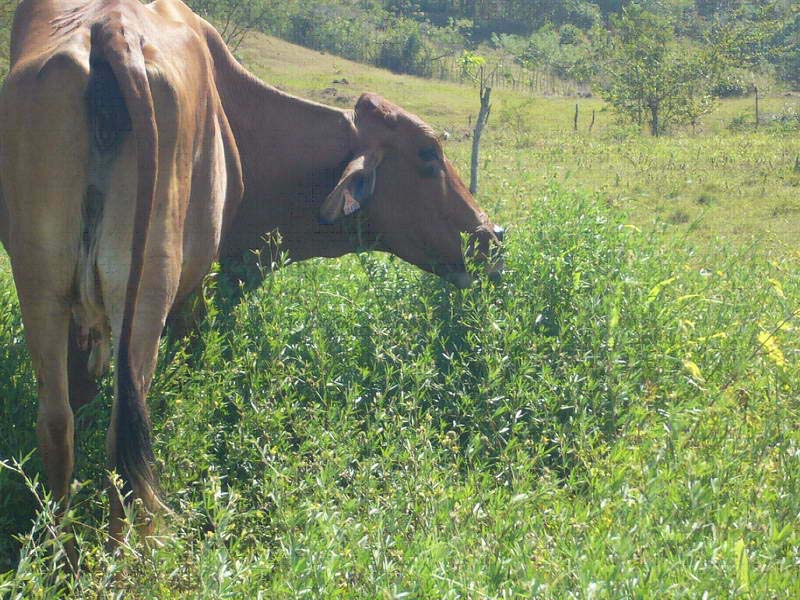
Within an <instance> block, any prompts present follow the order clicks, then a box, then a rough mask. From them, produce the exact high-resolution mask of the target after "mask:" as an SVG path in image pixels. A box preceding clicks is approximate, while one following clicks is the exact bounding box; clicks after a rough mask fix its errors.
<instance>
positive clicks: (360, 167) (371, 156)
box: [319, 150, 383, 225]
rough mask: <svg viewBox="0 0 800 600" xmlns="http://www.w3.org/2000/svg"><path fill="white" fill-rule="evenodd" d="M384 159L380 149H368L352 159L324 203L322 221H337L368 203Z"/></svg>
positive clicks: (321, 211) (327, 222)
mask: <svg viewBox="0 0 800 600" xmlns="http://www.w3.org/2000/svg"><path fill="white" fill-rule="evenodd" d="M382 159H383V153H382V152H381V151H380V150H368V151H366V152H362V153H361V154H359V155H358V156H356V157H355V158H354V159H353V160H351V161H350V164H348V165H347V167H345V170H344V173H342V177H341V179H339V183H337V184H336V187H335V188H333V191H332V192H331V193H330V194H329V195H328V197H327V198H325V201H324V202H323V203H322V207H321V208H320V211H319V212H320V214H319V216H320V221H322V223H324V224H326V225H330V224H331V223H335V222H336V221H337V220H338V219H340V218H341V217H343V216H345V217H346V216H348V215H352V214H353V213H354V212H356V211H358V210H360V209H361V208H362V207H363V206H365V205H366V203H367V202H368V201H369V199H370V198H371V197H372V193H373V192H374V191H375V171H376V170H377V168H378V165H379V164H381V160H382Z"/></svg>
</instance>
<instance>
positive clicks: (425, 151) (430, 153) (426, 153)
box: [419, 146, 439, 162]
mask: <svg viewBox="0 0 800 600" xmlns="http://www.w3.org/2000/svg"><path fill="white" fill-rule="evenodd" d="M419 157H420V159H421V160H423V161H424V162H431V161H434V160H439V153H438V152H437V150H436V146H426V147H425V148H422V149H420V151H419Z"/></svg>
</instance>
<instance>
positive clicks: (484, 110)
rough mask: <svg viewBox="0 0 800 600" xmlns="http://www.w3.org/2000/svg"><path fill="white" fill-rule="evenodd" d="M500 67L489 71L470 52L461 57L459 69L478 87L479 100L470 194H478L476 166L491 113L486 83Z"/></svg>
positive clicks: (484, 60) (475, 55)
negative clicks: (482, 137)
mask: <svg viewBox="0 0 800 600" xmlns="http://www.w3.org/2000/svg"><path fill="white" fill-rule="evenodd" d="M499 66H500V65H499V64H498V65H495V67H494V69H492V70H491V71H489V70H487V68H486V59H485V58H484V57H482V56H478V55H477V54H473V53H472V52H466V51H465V52H464V54H463V55H462V56H461V69H462V70H463V71H464V74H465V75H466V76H467V77H469V78H470V79H472V81H474V82H475V83H476V84H478V86H479V90H480V92H479V98H480V102H481V107H480V110H479V111H478V118H477V119H475V131H474V132H473V134H472V161H471V169H470V178H469V191H470V192H471V193H472V194H477V193H478V165H479V164H480V151H481V136H482V135H483V129H484V127H486V123H487V121H488V120H489V114H490V113H491V111H492V105H491V99H492V88H491V87H489V85H488V82H489V81H491V79H492V76H493V75H494V74H495V72H496V71H497V69H498V67H499Z"/></svg>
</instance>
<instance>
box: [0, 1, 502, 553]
mask: <svg viewBox="0 0 800 600" xmlns="http://www.w3.org/2000/svg"><path fill="white" fill-rule="evenodd" d="M0 183H2V190H0V241H2V242H3V244H4V245H5V246H6V248H7V250H8V253H9V255H10V257H11V263H12V268H13V272H14V279H15V282H16V285H17V289H18V292H19V298H20V304H21V307H22V314H23V321H24V325H25V329H26V336H27V339H28V345H29V348H30V352H31V357H32V361H33V364H34V369H35V371H36V375H37V380H38V382H39V422H38V433H39V443H40V449H41V452H42V455H43V458H44V461H45V466H46V470H47V475H48V480H49V483H50V486H51V488H52V490H53V493H54V496H55V497H56V498H64V497H65V496H66V494H67V490H68V485H69V481H70V478H71V474H72V465H73V448H72V446H73V411H72V408H71V407H77V406H80V405H81V404H83V403H84V402H86V401H87V400H88V399H90V398H91V397H92V396H93V395H94V394H95V393H96V386H95V383H94V381H95V379H96V378H97V377H98V376H99V375H100V374H101V373H102V372H103V370H104V369H105V368H106V366H107V363H108V359H109V354H110V351H109V348H110V347H111V346H110V341H111V340H114V341H115V342H116V344H115V354H116V364H117V386H116V387H117V389H116V393H115V401H114V408H113V411H112V420H111V426H110V428H109V435H108V455H109V466H110V467H112V468H116V469H117V471H118V472H119V473H120V475H121V476H122V478H123V481H124V482H125V483H126V485H128V486H129V487H130V489H131V490H132V491H133V493H134V495H135V496H137V497H139V498H141V499H142V500H143V501H144V504H145V506H147V507H148V508H150V509H154V508H155V507H156V506H157V499H156V496H155V489H156V477H155V474H154V472H153V468H152V451H151V448H150V434H149V423H148V416H147V408H146V404H145V396H146V393H147V390H148V388H149V385H150V381H151V378H152V374H153V369H154V365H155V360H156V353H157V343H158V338H159V335H160V333H161V331H162V328H163V325H164V322H165V319H166V318H167V316H168V315H169V314H170V313H171V312H176V311H177V308H178V307H179V306H180V305H181V304H182V303H183V302H184V301H185V300H186V298H187V297H188V296H189V294H190V293H191V292H192V291H193V290H195V289H197V288H198V287H199V285H200V282H201V280H202V278H203V276H204V275H205V273H207V271H208V268H209V266H210V264H211V262H212V261H213V260H214V259H215V258H217V257H220V258H221V259H222V262H223V264H224V265H225V266H227V267H236V266H237V265H238V264H239V263H241V260H242V257H243V256H245V255H247V254H248V251H250V250H253V249H261V248H263V247H264V246H265V244H266V242H265V241H264V235H265V234H268V233H270V232H272V231H275V230H278V231H279V232H280V234H281V237H282V249H284V250H286V251H287V252H288V253H289V255H290V257H291V258H292V259H293V260H303V259H306V258H310V257H312V256H329V257H333V256H339V255H342V254H345V253H347V252H351V251H353V250H356V249H358V248H359V247H364V246H367V247H370V248H374V249H378V250H383V251H387V252H391V253H394V254H396V255H398V256H400V257H401V258H403V259H405V260H407V261H409V262H411V263H413V264H415V265H418V266H419V267H421V268H423V269H426V270H429V271H431V272H434V273H437V274H439V275H441V276H443V277H445V278H447V279H448V280H450V281H453V282H454V283H455V284H457V285H460V286H466V285H468V284H469V279H470V277H469V275H468V274H467V272H466V268H465V262H464V257H463V254H462V239H461V236H462V234H467V235H468V236H471V238H472V243H471V252H473V253H475V254H476V256H477V257H478V258H479V259H480V260H484V261H485V263H486V265H487V270H488V271H489V272H490V274H496V273H498V272H499V269H500V267H501V265H500V264H499V262H497V261H493V260H487V258H488V257H489V255H490V254H491V249H492V246H493V245H494V244H496V243H497V242H498V235H501V234H500V230H495V228H494V226H493V225H492V224H491V222H490V221H489V219H488V218H487V216H486V215H485V213H484V212H483V211H481V210H480V208H479V207H478V206H477V204H476V203H475V201H474V199H473V198H472V197H471V195H470V194H469V192H468V191H467V190H466V188H465V187H464V185H463V184H462V182H461V180H460V179H459V177H458V175H457V174H456V172H455V170H454V169H453V167H452V165H451V164H450V163H449V162H448V161H447V159H446V158H445V157H444V155H443V153H442V147H441V144H440V143H439V140H438V139H437V136H436V135H435V134H434V132H433V130H432V129H431V128H430V127H428V126H427V125H426V124H425V123H424V122H422V121H421V120H420V119H419V118H417V117H415V116H414V115H411V114H410V113H407V112H406V111H404V110H403V109H401V108H399V107H397V106H395V105H393V104H391V103H389V102H387V101H385V100H383V99H382V98H380V97H378V96H375V95H371V94H365V95H364V96H362V97H361V99H360V100H359V102H358V104H357V105H356V107H355V110H350V111H342V110H337V109H333V108H329V107H326V106H323V105H320V104H316V103H313V102H308V101H305V100H301V99H299V98H296V97H293V96H290V95H288V94H284V93H282V92H280V91H278V90H276V89H274V88H272V87H269V86H267V85H264V84H263V83H261V82H260V81H258V80H257V79H256V78H255V77H253V76H252V75H250V74H249V73H248V72H247V71H245V70H244V69H243V68H242V67H241V66H240V65H239V64H238V63H237V62H236V60H235V59H234V58H233V57H232V55H231V54H230V52H229V51H228V49H227V48H226V47H225V45H224V43H223V42H222V39H221V38H220V36H219V34H218V33H217V32H216V31H215V30H214V29H213V28H212V27H211V26H210V25H209V24H208V23H206V22H205V21H203V20H202V19H200V18H199V17H197V16H196V15H194V14H193V13H192V12H191V11H190V10H189V9H188V8H187V7H186V6H185V5H184V4H182V3H181V2H180V1H179V0H159V1H157V2H154V3H152V4H149V5H147V6H143V5H141V4H139V3H138V2H137V1H136V0H101V1H96V2H90V3H89V4H81V3H78V2H76V1H74V0H24V1H23V2H22V3H21V4H20V6H19V8H18V10H17V14H16V18H15V22H14V29H13V32H12V60H11V71H10V73H9V76H8V79H7V81H6V84H5V86H4V88H3V90H2V92H1V93H0ZM243 187H244V195H242V189H243ZM240 199H241V204H240ZM362 209H363V210H362ZM237 210H238V212H237ZM356 213H357V214H356ZM232 270H235V269H232ZM115 498H116V496H114V495H113V494H112V522H111V528H110V531H111V539H112V540H114V539H116V538H117V536H118V535H119V533H120V527H121V522H120V517H121V514H122V513H121V510H122V507H121V505H120V504H119V502H116V501H115Z"/></svg>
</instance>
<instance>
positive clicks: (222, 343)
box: [0, 37, 800, 599]
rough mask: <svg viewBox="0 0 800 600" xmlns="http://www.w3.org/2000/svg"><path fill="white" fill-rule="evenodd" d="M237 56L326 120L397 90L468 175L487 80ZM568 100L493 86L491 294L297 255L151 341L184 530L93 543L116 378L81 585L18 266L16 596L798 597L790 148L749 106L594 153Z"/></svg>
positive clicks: (88, 433)
mask: <svg viewBox="0 0 800 600" xmlns="http://www.w3.org/2000/svg"><path fill="white" fill-rule="evenodd" d="M241 56H242V59H243V60H244V62H245V63H246V64H247V65H248V66H249V67H251V68H252V69H254V71H255V72H256V73H258V74H259V75H260V76H261V77H263V78H265V79H267V80H269V81H272V82H274V83H276V84H278V85H280V86H281V87H283V88H285V89H288V90H291V91H294V92H298V93H301V94H303V95H306V96H311V97H314V98H316V99H319V100H323V101H326V102H329V103H333V104H336V105H340V106H345V105H352V103H353V102H354V100H355V98H356V97H357V95H358V93H359V92H360V91H362V90H366V89H369V90H373V91H378V92H381V93H383V94H384V95H385V96H386V97H388V98H390V99H393V100H395V101H397V102H399V103H402V104H404V105H405V106H407V107H408V108H410V109H412V110H414V111H416V112H418V113H419V114H420V115H422V116H423V117H425V118H426V119H428V120H429V121H430V122H432V123H433V124H435V125H436V126H438V127H441V128H447V129H448V131H450V132H451V133H452V134H453V135H452V139H451V141H450V142H449V143H448V146H447V151H448V153H449V154H451V155H453V156H454V157H455V159H456V161H457V162H458V163H459V164H460V165H462V166H463V165H464V164H465V163H466V161H467V158H468V150H469V140H467V139H465V138H464V133H465V131H466V129H467V122H468V118H469V114H470V113H471V112H474V108H475V107H474V103H475V99H476V97H477V94H476V93H475V92H474V90H471V89H469V88H465V87H459V86H455V85H452V84H445V83H440V82H431V81H424V80H419V79H415V78H411V77H406V76H395V75H391V74H387V73H384V72H381V71H378V70H375V69H371V68H367V67H364V66H361V65H355V64H353V63H349V62H347V61H343V60H341V59H337V58H335V57H331V56H323V55H319V54H318V53H314V52H310V51H306V50H302V49H298V48H296V47H293V46H290V45H288V44H286V43H284V42H280V41H277V40H273V39H267V38H263V37H253V38H251V40H250V42H249V43H248V44H247V45H246V46H245V47H244V48H243V50H242V52H241ZM342 78H346V79H347V80H348V81H349V84H333V83H332V81H333V80H334V79H340V80H341V79H342ZM331 88H333V89H334V90H335V91H331ZM792 102H793V103H795V104H794V106H796V105H797V102H798V99H797V98H796V97H778V96H776V97H775V98H771V99H769V100H768V101H767V102H765V109H764V110H765V111H767V112H780V111H782V110H784V109H783V106H784V104H786V103H792ZM574 103H575V99H570V98H566V99H565V98H528V97H524V96H514V95H512V94H510V93H498V94H497V97H496V99H495V108H494V110H493V116H492V120H491V121H490V129H489V130H488V132H487V137H486V142H485V147H484V161H483V163H484V165H483V166H484V168H483V177H482V188H481V202H482V204H483V205H484V206H485V207H486V208H487V209H488V210H489V211H490V212H491V213H492V214H493V215H494V216H496V220H497V221H498V222H501V223H503V224H506V225H510V226H511V227H512V230H511V232H510V233H509V242H508V266H509V272H508V275H507V277H506V278H505V280H504V282H503V283H502V284H501V285H498V286H494V287H493V286H488V285H487V286H482V287H479V288H475V289H472V290H467V291H456V290H453V289H452V288H450V287H448V286H446V285H445V284H443V283H441V282H439V281H438V280H437V279H435V278H433V277H431V276H428V275H425V274H422V273H420V272H419V271H417V270H416V269H414V268H412V267H410V266H408V265H405V264H403V263H401V262H400V261H397V260H390V259H386V258H382V257H377V256H369V255H361V256H351V257H347V258H345V259H342V260H337V261H310V262H307V263H303V264H299V265H294V266H291V267H289V268H286V269H283V270H280V271H278V272H277V273H276V274H274V275H273V276H271V277H269V278H268V279H267V281H266V283H265V285H264V286H263V287H262V288H261V289H260V290H258V291H256V292H254V293H252V294H250V295H249V296H248V297H247V298H246V299H245V301H244V302H243V303H242V304H240V305H239V306H237V307H236V308H235V309H232V310H231V309H229V308H228V304H227V302H226V300H227V299H226V297H225V295H224V294H217V295H216V296H215V297H214V300H213V301H212V304H211V308H212V310H211V314H210V316H209V318H208V320H207V321H206V323H205V324H204V326H203V337H202V340H201V343H200V344H198V345H197V346H196V347H194V348H191V349H189V348H183V347H173V348H167V347H166V344H165V345H163V346H162V353H161V358H160V362H159V367H158V373H157V376H156V380H155V384H154V388H153V390H152V392H151V395H150V403H151V406H152V410H153V420H154V426H155V429H156V435H155V441H156V454H157V458H158V461H159V464H160V467H159V468H160V472H161V474H162V482H163V487H164V489H165V491H166V495H167V496H166V497H167V500H168V504H169V505H170V507H171V508H172V509H173V510H174V514H172V515H170V516H169V518H168V519H167V520H166V523H165V525H164V527H163V529H162V537H161V538H160V543H159V544H157V545H156V546H155V547H153V548H150V549H145V548H143V547H142V546H141V545H140V544H137V543H136V540H135V539H133V538H131V548H130V549H129V550H128V551H126V552H125V553H124V554H123V556H121V557H119V558H111V557H109V556H108V555H106V554H104V553H103V552H102V539H103V536H102V532H101V531H98V530H97V528H98V527H101V526H102V525H103V524H104V522H105V519H106V512H107V507H106V505H105V499H104V496H103V494H102V477H103V473H102V471H101V469H100V468H99V466H100V465H102V464H103V439H104V424H105V423H106V422H107V416H108V415H107V413H108V398H109V394H110V387H109V382H107V384H106V387H105V390H104V392H103V394H101V397H99V398H98V400H97V401H96V402H95V403H93V404H92V405H91V406H89V407H87V409H86V410H85V411H84V413H83V414H82V415H80V417H81V419H82V420H83V421H85V422H87V423H88V424H86V425H85V426H83V427H82V428H81V431H80V433H79V441H78V459H77V469H76V471H77V473H76V475H77V479H78V481H79V482H80V483H79V484H78V485H77V490H76V495H75V502H74V505H73V507H72V511H71V517H70V518H71V519H72V521H73V523H74V525H75V531H76V535H77V537H78V542H79V546H80V550H81V559H82V564H83V569H84V572H83V575H82V576H81V577H80V578H79V579H78V580H76V581H72V580H63V579H60V577H61V576H60V575H59V574H53V573H52V563H51V561H50V560H49V558H48V557H49V556H50V554H51V551H52V549H53V548H56V549H57V548H58V547H59V544H60V542H61V541H62V540H63V537H64V535H65V534H64V533H63V532H61V533H58V532H57V533H56V536H55V538H53V535H51V533H50V532H51V531H52V529H53V524H52V510H50V509H49V508H46V509H45V510H38V508H37V507H38V504H39V502H41V503H42V504H44V505H45V506H48V505H47V499H46V497H45V496H44V491H43V489H42V487H41V486H40V485H39V484H38V483H37V480H36V477H37V474H38V473H39V472H40V468H41V466H40V461H39V457H38V454H37V453H35V452H34V453H33V454H31V455H30V456H29V457H28V458H27V459H26V460H24V461H23V462H24V467H23V468H22V469H21V470H18V469H17V468H16V467H14V466H13V460H12V459H14V458H16V457H26V456H28V455H29V454H30V453H31V451H32V450H33V449H34V448H35V436H34V421H35V382H34V380H33V376H32V373H31V369H30V365H29V363H28V361H27V357H26V354H25V349H24V344H23V343H22V339H23V338H22V331H21V324H20V317H19V311H18V307H17V305H16V299H15V294H14V292H13V285H12V283H11V281H10V276H9V274H8V272H7V268H6V269H3V268H2V267H0V390H2V391H1V392H0V430H2V432H3V436H2V437H0V458H2V459H4V460H5V465H4V466H3V467H0V573H2V572H3V571H6V570H7V572H6V573H5V574H0V597H9V598H56V597H71V596H74V597H80V598H95V597H97V598H112V597H115V598H116V597H123V596H124V597H126V598H142V599H145V598H147V599H149V598H164V599H171V598H215V599H216V598H270V599H271V598H296V597H308V598H387V599H388V598H437V599H438V598H448V599H450V598H452V599H456V598H474V599H480V598H530V597H541V598H559V599H560V598H587V599H588V598H593V599H599V598H665V597H674V598H678V597H680V598H685V597H691V598H701V597H704V598H731V597H741V598H787V597H800V576H799V575H798V570H799V566H800V523H798V515H800V429H798V427H797V423H798V420H799V419H800V399H799V398H798V390H800V370H799V369H798V364H799V361H800V337H799V336H798V328H800V312H799V311H800V252H798V249H799V248H798V242H799V241H800V231H798V220H799V219H800V212H798V211H800V197H798V189H800V188H798V184H800V174H799V173H797V172H795V168H794V165H795V157H796V156H797V155H798V154H800V141H798V136H797V133H796V132H795V133H790V134H782V133H779V132H776V131H775V130H774V129H769V130H766V131H765V130H764V128H762V131H760V132H758V133H755V132H740V133H736V132H731V131H729V130H728V127H727V124H728V123H730V122H731V121H732V120H733V119H734V118H735V117H737V116H738V115H740V114H741V113H744V112H745V111H746V110H748V109H749V103H748V102H745V101H732V102H726V103H724V104H723V105H722V106H720V108H719V110H718V111H717V112H716V113H715V114H714V115H712V116H711V117H710V118H709V119H708V121H707V122H706V123H705V124H704V126H703V129H704V131H703V132H702V133H700V134H698V135H697V136H689V135H677V136H674V137H667V138H662V139H659V140H652V139H650V138H646V137H639V136H635V135H632V134H631V133H630V132H629V131H625V130H624V129H623V128H620V127H618V126H616V125H614V124H613V122H612V119H611V116H610V114H609V113H608V112H607V111H604V110H603V109H602V103H601V102H599V101H597V100H594V99H589V100H580V105H581V111H582V114H583V117H582V119H584V127H583V129H584V130H583V131H581V132H580V133H578V134H577V135H576V134H575V133H573V132H572V131H571V127H572V115H573V111H574ZM592 108H594V109H595V110H597V111H598V112H597V123H596V125H595V127H594V130H593V132H592V134H591V135H589V134H588V133H587V132H586V131H585V126H586V125H588V119H586V116H587V114H588V113H590V111H591V109H592ZM462 172H464V173H465V174H466V172H465V171H463V169H462ZM21 473H25V475H26V477H28V478H30V479H31V481H29V482H27V483H26V481H25V480H24V478H23V477H22V475H21ZM12 535H14V536H15V537H14V538H13V539H12V537H11V536H12ZM131 535H132V536H133V534H131Z"/></svg>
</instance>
